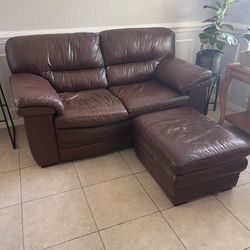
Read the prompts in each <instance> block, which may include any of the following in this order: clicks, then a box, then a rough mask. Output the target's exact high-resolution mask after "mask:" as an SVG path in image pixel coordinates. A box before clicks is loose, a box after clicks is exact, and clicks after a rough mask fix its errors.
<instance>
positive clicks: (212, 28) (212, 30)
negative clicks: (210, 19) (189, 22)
mask: <svg viewBox="0 0 250 250" xmlns="http://www.w3.org/2000/svg"><path fill="white" fill-rule="evenodd" d="M217 31H218V29H217V27H216V26H215V25H211V26H210V27H207V28H205V29H204V30H203V32H204V33H208V34H214V33H216V32H217Z"/></svg>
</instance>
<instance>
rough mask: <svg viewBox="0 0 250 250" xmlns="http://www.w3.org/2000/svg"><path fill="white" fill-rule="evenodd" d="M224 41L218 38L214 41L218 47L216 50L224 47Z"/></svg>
mask: <svg viewBox="0 0 250 250" xmlns="http://www.w3.org/2000/svg"><path fill="white" fill-rule="evenodd" d="M226 45H227V44H226V42H224V41H220V40H217V41H216V47H217V48H218V50H222V49H224V48H225V47H226Z"/></svg>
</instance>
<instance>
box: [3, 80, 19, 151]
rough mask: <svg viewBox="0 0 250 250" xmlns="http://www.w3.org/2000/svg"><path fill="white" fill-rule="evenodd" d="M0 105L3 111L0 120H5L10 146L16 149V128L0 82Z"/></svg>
mask: <svg viewBox="0 0 250 250" xmlns="http://www.w3.org/2000/svg"><path fill="white" fill-rule="evenodd" d="M2 98H3V100H2ZM0 107H1V110H2V113H3V118H4V119H3V120H0V122H5V124H6V127H7V130H8V133H9V136H10V140H11V143H12V147H13V149H16V128H15V125H14V122H13V119H12V117H11V114H10V110H9V107H8V104H7V101H6V98H5V95H4V92H3V89H2V86H1V84H0ZM6 111H7V112H6ZM8 118H9V119H8ZM9 122H10V124H9Z"/></svg>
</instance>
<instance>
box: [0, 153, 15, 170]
mask: <svg viewBox="0 0 250 250" xmlns="http://www.w3.org/2000/svg"><path fill="white" fill-rule="evenodd" d="M15 150H18V149H15ZM18 165H19V163H18ZM17 170H19V167H18V168H16V169H10V170H6V171H3V172H0V175H2V174H8V173H10V172H14V171H17Z"/></svg>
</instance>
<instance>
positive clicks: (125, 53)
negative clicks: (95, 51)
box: [100, 28, 175, 86]
mask: <svg viewBox="0 0 250 250" xmlns="http://www.w3.org/2000/svg"><path fill="white" fill-rule="evenodd" d="M100 37H101V46H102V52H103V57H104V61H105V65H106V66H107V77H108V81H109V85H111V86H112V85H121V84H126V83H131V82H136V81H137V82H138V81H147V80H151V79H152V76H153V72H154V70H155V68H156V66H157V64H158V63H159V62H160V61H161V60H162V59H163V58H164V57H170V56H174V53H175V45H174V38H175V36H174V33H173V32H172V31H171V30H169V29H166V28H147V29H143V28H141V29H121V30H109V31H103V32H101V34H100Z"/></svg>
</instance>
